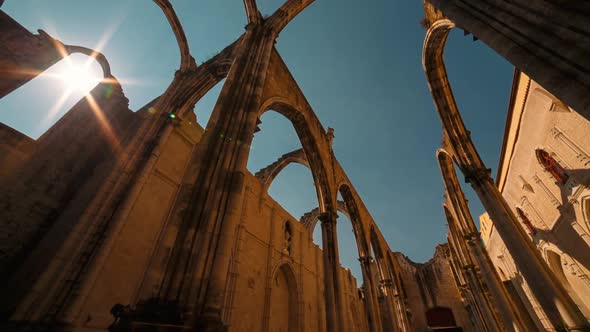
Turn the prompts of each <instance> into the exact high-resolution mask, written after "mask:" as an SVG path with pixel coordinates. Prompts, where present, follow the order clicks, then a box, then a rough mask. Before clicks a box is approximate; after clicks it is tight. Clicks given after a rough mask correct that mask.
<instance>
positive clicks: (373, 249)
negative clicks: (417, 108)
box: [0, 0, 590, 332]
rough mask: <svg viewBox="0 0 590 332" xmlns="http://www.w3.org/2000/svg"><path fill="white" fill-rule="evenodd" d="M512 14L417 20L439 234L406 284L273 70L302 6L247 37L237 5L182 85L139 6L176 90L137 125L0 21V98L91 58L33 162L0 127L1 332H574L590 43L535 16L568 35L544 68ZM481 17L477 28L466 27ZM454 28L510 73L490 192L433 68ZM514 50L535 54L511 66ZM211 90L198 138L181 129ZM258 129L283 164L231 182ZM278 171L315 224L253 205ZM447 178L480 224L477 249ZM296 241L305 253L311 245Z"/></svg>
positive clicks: (587, 310)
mask: <svg viewBox="0 0 590 332" xmlns="http://www.w3.org/2000/svg"><path fill="white" fill-rule="evenodd" d="M523 1H524V0H514V1H511V2H504V3H503V4H498V2H497V1H494V0H486V1H483V0H482V1H479V2H478V4H469V5H467V4H465V2H464V1H461V0H431V1H429V2H424V6H425V19H424V21H423V23H424V26H425V28H426V30H427V32H426V38H425V41H424V49H423V58H422V61H423V65H424V70H425V73H426V78H427V82H428V85H429V87H430V91H431V93H432V96H433V98H434V101H435V105H436V110H437V111H438V113H439V115H440V119H441V122H442V126H443V136H444V137H443V138H444V139H443V146H442V147H441V148H440V149H439V150H438V151H437V152H436V155H434V153H433V158H436V160H437V161H438V163H439V165H440V170H441V173H442V178H443V183H444V187H445V201H444V202H443V206H442V210H443V212H444V215H445V216H446V219H447V220H446V222H447V224H448V226H449V231H448V234H447V238H448V243H445V244H440V245H438V246H437V247H436V250H435V253H434V257H433V258H432V259H431V260H429V261H428V262H426V263H422V264H421V263H415V262H412V261H411V260H409V259H408V258H407V257H406V256H404V255H403V254H401V253H397V252H393V251H392V248H391V247H390V246H389V244H388V243H387V242H386V241H385V237H384V235H383V234H382V233H381V231H380V230H379V227H378V225H377V223H376V222H375V220H373V218H372V216H371V214H370V213H369V211H368V210H367V208H366V206H365V204H364V203H363V201H362V199H361V197H360V196H359V194H358V193H357V191H356V190H355V188H354V186H353V185H352V183H351V182H350V181H349V179H348V177H347V175H346V173H345V171H344V170H343V168H342V167H341V165H340V164H339V162H338V161H337V159H336V158H335V156H334V153H333V150H332V143H333V140H334V139H335V138H334V130H333V129H331V128H327V129H325V128H324V127H323V126H322V124H321V123H320V121H319V119H318V118H317V116H316V115H315V113H314V111H313V110H312V108H311V106H310V105H309V103H308V102H307V100H306V98H305V96H304V94H303V92H302V91H301V90H300V88H299V87H298V85H297V83H296V82H295V79H294V78H293V77H292V76H291V74H290V72H289V70H288V68H287V67H286V65H285V63H284V62H283V60H282V59H281V56H280V55H279V53H278V51H277V50H276V49H275V48H274V44H275V41H276V39H277V37H278V36H279V34H280V32H281V30H282V29H283V28H284V27H285V26H286V25H287V24H289V22H290V21H291V20H292V19H293V18H294V17H295V16H296V15H297V14H298V13H299V12H301V11H302V10H304V9H305V8H306V7H307V6H308V5H309V4H310V3H311V2H313V1H312V0H286V2H285V3H284V4H283V5H282V6H281V7H280V8H279V9H278V10H277V11H276V12H275V13H274V14H273V15H270V16H269V17H265V18H263V17H262V16H261V15H260V12H259V11H258V8H257V4H256V1H255V0H244V6H245V11H246V14H245V16H246V18H247V21H248V25H247V26H246V30H245V32H244V33H243V34H242V36H240V38H238V39H237V40H236V41H234V42H233V43H231V44H230V45H229V46H227V47H226V48H225V49H223V50H221V51H220V52H219V53H218V54H217V55H215V56H214V57H212V58H211V59H209V60H207V61H205V62H203V63H202V64H200V65H197V64H196V63H197V62H196V61H195V59H193V57H192V56H191V53H190V49H189V45H188V42H187V38H186V36H185V33H184V30H183V27H182V24H181V22H180V20H179V18H178V17H177V15H176V13H175V11H174V8H173V7H172V4H171V3H170V2H169V1H168V0H154V2H155V3H156V5H158V6H159V7H160V8H161V10H162V12H163V15H164V16H165V18H166V19H167V20H168V22H169V23H170V26H171V28H172V33H173V34H174V37H175V38H176V40H177V42H178V47H179V49H180V58H181V59H180V68H179V69H178V71H177V73H176V75H174V79H173V80H172V82H171V83H170V85H169V86H168V88H167V89H166V91H165V92H164V93H163V94H162V95H160V96H155V97H156V98H155V99H154V100H153V101H152V102H150V103H148V104H147V105H145V106H144V107H142V108H141V109H139V110H137V111H136V112H133V111H132V110H130V109H129V107H128V100H127V98H126V97H125V94H124V90H123V88H122V87H121V85H120V84H119V81H118V80H117V79H116V78H115V77H114V76H113V73H111V69H110V66H109V63H108V60H107V59H106V57H104V56H103V55H102V54H100V53H98V52H95V51H93V50H89V49H87V48H85V47H81V46H72V45H66V44H64V43H62V42H61V41H59V40H56V39H54V38H53V37H51V36H50V35H48V34H47V33H45V32H43V31H41V30H40V31H39V34H32V33H31V32H29V31H28V30H26V29H25V28H24V27H22V26H21V25H20V24H19V23H18V22H16V21H14V20H13V19H12V18H11V17H10V16H9V15H8V14H6V13H5V12H3V11H2V10H0V26H1V27H2V28H1V29H0V78H1V80H0V97H3V96H5V95H7V94H9V93H11V92H12V91H14V90H16V89H18V88H19V87H21V86H23V85H24V84H26V83H27V82H28V81H30V80H31V79H33V78H34V77H35V76H36V75H37V73H40V72H43V71H44V70H46V69H47V68H49V67H50V66H52V65H53V64H55V63H56V62H58V61H60V60H61V59H62V58H63V57H65V56H67V55H69V54H72V53H83V54H86V55H89V56H91V57H93V58H95V59H96V61H98V63H99V64H100V65H101V67H102V69H103V73H104V79H103V80H102V81H101V82H100V83H99V84H98V85H97V86H96V87H95V88H94V89H93V90H92V91H91V92H90V93H89V94H88V95H87V96H85V97H84V98H83V99H82V100H80V101H79V102H78V103H77V104H76V105H74V106H73V107H72V108H71V109H70V110H69V111H68V112H67V113H66V114H65V115H64V116H63V117H62V118H61V119H60V120H59V121H58V122H57V123H56V124H55V125H53V126H52V127H51V128H50V129H49V130H47V132H45V133H44V134H43V135H42V136H41V137H40V138H39V139H37V140H33V139H31V138H29V137H27V136H25V135H23V134H21V133H20V132H18V131H16V130H14V129H13V128H10V127H8V126H6V125H4V124H0V230H1V231H0V235H1V237H2V241H1V243H0V271H1V273H0V279H1V281H2V287H3V293H2V294H3V296H2V297H1V299H0V312H1V315H0V328H1V329H2V330H3V331H36V330H43V331H45V330H47V331H49V330H51V331H107V330H109V331H201V330H203V331H228V330H229V331H289V332H291V331H408V332H409V331H425V332H426V331H535V330H547V331H564V330H571V331H573V330H576V331H589V328H590V327H589V326H590V325H589V324H588V318H590V249H589V247H590V172H589V171H588V169H589V167H590V155H589V153H590V136H589V135H587V133H588V132H590V123H589V122H588V119H589V118H590V116H589V113H588V112H589V110H588V105H589V103H588V99H587V98H588V96H590V94H588V93H587V92H588V87H589V86H590V80H589V79H588V72H589V71H588V59H590V57H586V58H583V55H587V54H588V52H589V50H587V49H585V48H584V47H587V45H590V43H581V44H580V45H583V46H580V47H579V49H576V47H571V45H572V44H571V43H570V44H567V43H566V42H567V41H568V40H567V39H568V38H572V36H574V35H576V34H578V35H579V36H578V37H579V38H582V37H583V38H588V36H589V35H590V33H589V31H590V27H589V24H588V22H590V20H588V19H587V18H588V17H587V16H588V15H587V13H589V12H590V10H589V7H588V6H587V5H583V4H580V5H576V6H579V7H580V8H579V9H580V10H579V12H578V13H577V14H572V15H564V12H563V11H560V10H558V9H557V8H555V6H554V5H552V4H549V3H550V2H547V4H545V5H544V6H548V7H547V8H549V7H550V8H549V9H551V10H555V13H556V16H555V17H553V18H552V19H551V20H550V23H551V24H558V25H559V24H564V22H563V20H564V18H566V19H567V20H568V21H569V22H570V23H569V24H566V25H563V31H562V33H561V36H560V37H555V36H554V37H551V36H550V37H547V38H554V39H552V40H551V41H548V42H547V43H548V44H549V45H550V46H551V47H555V45H558V46H560V45H561V46H563V45H564V44H567V45H569V48H568V49H569V50H571V49H572V48H573V50H572V51H571V52H564V53H562V54H561V59H562V60H563V61H562V62H561V63H557V64H556V62H555V58H554V57H555V56H554V53H551V52H544V51H542V50H546V49H547V45H546V44H544V42H545V41H544V40H539V38H538V35H539V32H538V31H545V30H544V29H545V28H546V26H545V25H546V24H549V23H547V21H546V20H545V16H543V15H545V14H542V13H544V11H541V12H542V13H541V12H539V11H536V12H537V13H541V14H538V16H537V17H535V18H534V19H530V18H528V17H525V16H526V15H529V13H528V12H527V13H523V12H522V10H521V8H522V6H519V5H518V4H515V3H520V2H523ZM535 3H537V2H535ZM1 5H2V1H0V6H1ZM485 5H487V6H488V7H489V8H488V13H490V10H491V11H492V12H493V11H494V10H495V11H496V12H494V13H495V14H497V17H496V19H497V20H496V21H494V20H490V17H489V16H486V15H482V14H481V9H482V8H483V7H482V8H480V6H485ZM537 5H538V6H541V5H539V4H534V5H531V6H537ZM490 8H491V9H490ZM525 8H526V7H525ZM547 8H546V9H547ZM441 10H442V11H441ZM501 11H508V12H511V13H517V14H518V15H523V17H524V18H523V19H520V18H518V19H516V18H514V17H513V16H510V15H503V14H502V13H500V12H501ZM582 13H586V14H582ZM518 15H517V16H518ZM507 16H510V17H507ZM584 16H586V17H584ZM584 18H586V20H584ZM502 20H504V21H502ZM500 21H502V22H501V23H502V25H498V22H500ZM531 22H532V23H531ZM456 24H460V26H461V28H462V29H464V30H466V31H469V32H470V33H474V34H476V35H477V37H478V38H480V39H481V40H482V41H483V42H485V43H486V44H488V45H489V46H490V47H492V48H493V49H494V50H496V51H497V52H498V53H500V54H501V55H502V56H504V57H506V58H507V59H508V60H509V61H511V62H513V63H514V64H515V66H516V67H517V68H519V69H517V70H516V71H515V76H514V83H513V87H512V91H511V93H512V94H511V99H510V105H509V116H508V119H507V124H506V132H505V136H504V143H503V147H502V154H501V158H500V165H499V170H498V174H497V176H496V181H495V182H494V181H493V180H492V178H491V175H490V173H489V171H488V170H487V168H486V167H485V165H484V164H483V162H482V161H481V159H480V158H479V155H478V154H477V150H476V149H475V146H474V144H473V143H472V141H471V138H470V135H469V132H468V130H467V129H466V128H465V125H464V123H463V122H462V120H461V117H460V114H459V110H458V107H457V105H456V103H455V101H454V99H453V95H452V91H451V87H450V83H449V82H448V78H447V75H446V71H445V68H444V61H443V50H444V44H445V41H446V38H447V35H448V32H449V30H451V29H452V28H454V27H455V26H456ZM572 24H574V25H576V24H578V25H579V26H578V27H577V29H568V28H567V27H571V25H572ZM511 26H516V27H518V28H517V29H514V28H512V29H510V27H511ZM492 27H494V28H492ZM494 29H496V30H494ZM498 29H499V30H502V29H504V30H502V31H501V33H499V34H498V36H499V37H498V36H496V35H495V34H494V33H497V31H499V30H498ZM517 30H518V31H519V32H520V34H519V35H518V36H514V31H517ZM495 37H497V38H495ZM517 37H518V38H521V39H522V38H524V39H527V38H528V39H527V40H529V41H531V43H530V45H531V47H534V48H535V49H534V50H539V51H538V53H535V54H534V56H533V55H531V54H529V53H526V52H525V51H523V50H522V49H521V48H519V47H520V46H518V45H520V44H518V45H517V46H518V47H517V46H514V45H513V44H514V43H517V42H516V41H517ZM171 38H172V36H171ZM560 38H562V39H560ZM505 39H507V40H505ZM502 42H504V43H506V45H505V44H502ZM510 43H513V44H510ZM560 43H562V44H560ZM511 46H513V47H511ZM564 49H566V48H565V47H564ZM534 50H533V51H534ZM533 53H534V52H533ZM527 56H528V57H531V59H529V58H527ZM527 60H530V61H528V62H527ZM572 63H574V64H577V65H578V66H577V67H576V66H572ZM540 64H544V67H543V68H542V69H539V68H540V67H541V65H540ZM576 68H578V69H576ZM579 68H582V69H579ZM520 69H522V71H521V70H520ZM543 70H545V71H547V73H546V75H545V74H544V72H543ZM572 70H578V71H579V72H574V73H576V74H579V75H572ZM525 72H526V74H525ZM527 75H530V76H527ZM547 77H551V78H552V80H549V79H547ZM222 80H225V81H224V82H223V87H222V91H221V93H220V96H219V98H218V100H217V103H216V105H215V107H214V109H213V112H212V114H211V117H210V119H209V121H208V122H207V123H206V124H203V125H205V127H204V128H203V127H202V126H201V124H199V123H198V122H197V118H196V116H195V114H194V113H193V112H192V110H193V108H194V106H195V104H196V103H197V102H198V101H199V100H200V99H201V98H202V97H203V96H204V95H205V94H206V93H207V92H208V91H209V90H210V89H211V88H213V87H214V86H215V85H216V84H217V83H218V82H220V81H222ZM576 84H577V85H576ZM541 85H543V86H541ZM544 87H545V88H544ZM564 87H567V88H568V89H565V88H564ZM562 100H563V101H562ZM566 103H567V104H566ZM568 105H571V106H572V107H569V106H568ZM268 110H273V111H276V112H278V113H279V114H281V115H282V116H284V117H285V118H286V119H287V120H288V121H289V122H290V123H291V124H292V125H293V128H294V129H295V132H296V134H297V137H298V139H299V141H300V142H301V147H302V148H301V149H297V150H294V151H285V154H284V155H282V156H277V160H276V161H275V162H273V163H271V164H270V165H268V166H267V167H265V168H263V169H261V170H260V171H258V172H256V173H255V174H252V173H250V172H249V171H248V170H247V168H246V165H247V162H248V158H249V153H250V144H251V143H252V139H253V136H254V133H255V132H256V131H258V130H259V129H260V128H259V124H260V117H261V116H262V114H263V113H264V112H266V111H268ZM433 116H435V114H434V111H433ZM290 163H299V164H302V165H304V166H306V167H307V168H308V169H309V171H310V173H311V176H312V178H313V182H314V185H315V189H316V196H317V207H316V208H314V209H313V210H311V211H310V212H308V213H306V214H304V215H303V216H302V217H301V218H300V219H296V218H295V217H294V216H292V215H290V214H289V213H288V212H287V211H286V210H285V209H284V208H283V207H282V206H281V205H280V204H278V203H277V202H276V201H275V200H274V199H273V198H272V197H271V196H269V195H268V188H269V187H270V185H271V184H272V181H273V180H274V179H275V178H276V177H277V175H279V174H280V172H281V170H283V169H284V168H285V167H286V166H288V165H289V164H290ZM456 168H457V170H458V171H460V172H461V173H463V174H464V175H465V178H466V180H467V181H468V182H469V184H470V185H471V186H472V187H473V189H474V190H475V191H476V193H477V194H478V196H479V197H480V199H481V201H482V203H483V205H484V207H485V208H486V211H487V213H486V214H484V215H482V216H481V217H480V230H481V232H480V230H478V227H477V225H476V224H475V222H474V219H473V217H472V216H471V213H470V211H469V207H468V205H467V201H466V199H465V196H464V193H463V191H462V188H461V185H460V183H459V180H458V177H457V171H456ZM339 197H340V199H339ZM338 212H340V213H342V214H344V215H346V216H347V217H348V219H350V222H351V225H352V231H353V233H354V238H355V240H356V245H357V248H356V250H357V252H358V255H359V262H360V266H361V271H362V280H356V279H355V277H354V276H353V275H352V274H351V272H350V270H348V269H346V268H344V267H342V266H341V265H340V260H339V247H338V234H337V231H336V229H337V228H336V223H337V217H338ZM441 222H443V221H441ZM316 227H318V228H319V229H320V230H321V234H322V243H321V244H322V248H320V247H319V246H318V245H316V244H315V243H313V239H312V237H313V232H314V230H315V229H316ZM482 240H483V241H482Z"/></svg>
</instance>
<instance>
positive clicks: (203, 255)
mask: <svg viewBox="0 0 590 332" xmlns="http://www.w3.org/2000/svg"><path fill="white" fill-rule="evenodd" d="M274 39H275V35H273V34H272V33H270V32H269V31H266V30H265V29H264V27H261V26H251V27H250V29H249V30H248V31H247V32H246V33H245V34H244V37H243V40H242V44H241V53H240V54H239V56H238V57H237V58H236V60H235V62H234V64H233V65H232V69H231V71H230V73H229V75H228V78H227V80H226V83H225V85H224V87H223V89H222V91H221V94H220V97H219V99H218V101H217V104H216V105H215V109H214V111H213V114H212V115H211V119H210V121H209V124H208V126H207V130H206V133H205V135H204V136H203V139H202V140H201V142H200V144H199V145H198V146H197V148H196V149H195V151H194V153H193V160H196V161H197V162H196V163H195V165H194V166H193V168H192V169H191V170H189V172H192V174H194V177H193V181H192V183H191V184H190V188H189V189H187V190H186V191H185V195H184V197H182V198H181V200H180V201H179V203H178V204H177V206H175V208H174V210H175V211H181V212H180V213H179V214H178V215H177V216H175V217H174V218H175V219H176V220H173V222H174V223H178V225H179V226H178V232H177V234H178V235H177V238H176V241H175V245H174V247H173V250H172V254H171V259H170V262H169V264H168V266H167V270H166V274H165V278H164V280H163V282H162V285H161V291H160V298H161V300H162V301H163V302H165V303H176V304H178V305H179V307H180V308H179V309H180V310H182V311H184V313H185V317H190V318H189V320H188V321H185V322H184V324H185V325H189V326H196V327H197V328H198V329H199V330H200V331H218V330H220V329H223V328H224V324H225V323H226V322H223V320H222V311H223V310H224V301H225V287H226V284H227V283H226V281H227V280H226V279H227V274H228V269H229V265H230V264H229V263H230V258H231V252H232V247H233V244H234V240H235V238H234V236H235V228H236V225H237V224H238V221H239V216H240V214H241V204H242V202H243V200H242V194H243V190H244V188H243V187H244V172H245V170H246V162H247V159H248V155H249V145H250V143H251V141H252V137H253V134H254V129H255V127H256V119H257V114H258V110H259V108H260V99H261V93H262V87H263V85H264V82H265V79H266V75H267V71H268V64H269V60H270V55H271V52H272V49H273V45H274Z"/></svg>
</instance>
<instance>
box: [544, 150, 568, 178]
mask: <svg viewBox="0 0 590 332" xmlns="http://www.w3.org/2000/svg"><path fill="white" fill-rule="evenodd" d="M536 152H537V159H538V160H539V162H540V163H541V165H542V166H543V168H544V169H545V170H546V171H547V172H549V174H551V176H553V178H554V179H555V181H557V183H559V184H562V185H563V184H565V183H566V182H567V180H568V178H569V176H568V175H567V173H566V171H565V168H563V166H561V165H560V164H559V163H558V162H557V160H555V158H553V157H552V156H551V155H549V153H547V151H545V150H537V151H536Z"/></svg>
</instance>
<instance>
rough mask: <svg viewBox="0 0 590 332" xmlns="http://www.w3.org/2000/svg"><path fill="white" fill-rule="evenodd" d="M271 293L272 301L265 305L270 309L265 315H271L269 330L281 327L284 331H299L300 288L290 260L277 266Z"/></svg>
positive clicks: (273, 275)
mask: <svg viewBox="0 0 590 332" xmlns="http://www.w3.org/2000/svg"><path fill="white" fill-rule="evenodd" d="M269 295H270V296H269V297H268V299H269V301H270V303H269V305H266V306H265V308H267V309H266V310H268V312H267V313H266V315H265V316H266V317H270V319H269V321H268V324H269V326H268V330H271V331H275V330H277V328H278V327H281V330H282V331H288V332H294V331H299V330H300V327H299V325H300V321H299V302H300V301H299V290H298V284H297V278H296V276H295V273H294V272H293V267H292V266H291V265H290V264H289V263H288V262H281V263H280V264H279V265H278V266H277V267H275V269H274V271H273V273H272V280H271V287H270V294H269ZM285 323H286V324H287V326H286V329H284V327H285Z"/></svg>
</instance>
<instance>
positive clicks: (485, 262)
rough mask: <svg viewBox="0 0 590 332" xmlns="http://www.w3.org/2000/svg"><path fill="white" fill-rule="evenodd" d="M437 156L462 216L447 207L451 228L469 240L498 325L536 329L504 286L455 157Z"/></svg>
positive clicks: (469, 249) (453, 204)
mask: <svg viewBox="0 0 590 332" xmlns="http://www.w3.org/2000/svg"><path fill="white" fill-rule="evenodd" d="M438 160H439V166H440V169H441V173H442V177H443V180H444V183H445V188H446V191H447V193H446V196H447V199H448V203H449V205H450V206H451V207H452V209H453V211H454V212H455V215H456V217H457V218H458V219H459V220H458V221H456V220H455V219H454V218H453V216H452V215H450V213H448V211H446V210H445V214H446V215H447V216H446V217H447V222H448V224H449V229H450V230H451V229H454V230H455V231H456V232H457V233H458V234H457V238H458V239H459V241H461V240H460V239H463V241H467V242H466V243H465V242H464V246H463V249H464V250H466V253H465V254H466V255H469V256H471V257H472V258H473V260H474V263H475V264H476V266H477V268H478V269H479V270H480V271H481V276H482V278H483V281H484V282H485V284H486V285H487V286H488V289H489V291H490V293H491V295H492V296H491V298H490V297H488V296H486V297H485V299H486V303H485V304H486V305H489V306H490V307H491V310H494V308H495V309H496V310H497V311H498V314H499V317H497V318H499V319H500V320H501V322H499V323H500V325H499V326H500V327H501V326H502V325H503V326H504V329H505V330H512V331H514V329H515V328H517V329H518V330H520V331H523V330H524V331H530V330H534V329H535V325H534V323H533V322H532V321H530V320H528V319H527V317H528V315H527V314H526V312H522V311H521V310H520V309H521V308H520V307H519V306H516V305H515V304H514V303H512V301H511V300H510V298H509V296H508V292H507V291H506V289H505V288H504V285H503V284H502V281H501V280H500V277H499V276H498V274H497V272H496V269H495V268H494V265H493V264H492V260H491V259H490V257H489V256H488V254H487V252H486V250H485V248H484V246H483V242H482V241H481V238H480V233H479V232H478V231H477V227H476V225H475V222H474V221H473V218H472V216H471V211H470V210H469V206H468V204H467V200H466V199H465V194H464V193H463V190H462V189H461V186H460V185H459V179H457V173H456V172H455V167H454V165H453V161H452V160H451V158H450V156H448V155H447V154H446V153H444V152H442V151H441V152H439V155H438Z"/></svg>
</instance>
